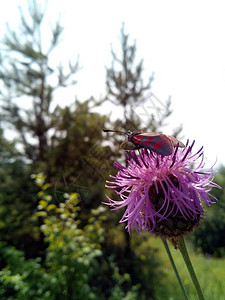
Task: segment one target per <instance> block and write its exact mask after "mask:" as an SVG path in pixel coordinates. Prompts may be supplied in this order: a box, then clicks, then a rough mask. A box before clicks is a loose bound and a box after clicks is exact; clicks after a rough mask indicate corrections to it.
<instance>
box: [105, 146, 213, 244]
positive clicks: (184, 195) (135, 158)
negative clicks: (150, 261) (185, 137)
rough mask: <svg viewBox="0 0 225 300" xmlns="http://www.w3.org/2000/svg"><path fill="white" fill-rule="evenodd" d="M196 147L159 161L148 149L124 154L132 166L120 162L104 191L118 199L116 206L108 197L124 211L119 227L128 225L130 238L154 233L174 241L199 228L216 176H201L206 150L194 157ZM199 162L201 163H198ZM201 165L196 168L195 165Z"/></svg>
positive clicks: (116, 164) (163, 157) (111, 204)
mask: <svg viewBox="0 0 225 300" xmlns="http://www.w3.org/2000/svg"><path fill="white" fill-rule="evenodd" d="M193 146H194V142H193V143H192V144H191V145H188V142H187V145H186V147H185V148H183V149H181V148H178V147H174V149H173V153H172V154H171V155H170V156H161V155H158V154H156V153H153V152H151V151H149V150H148V149H145V148H143V149H141V150H139V155H137V154H136V153H135V151H130V152H129V154H127V153H126V157H127V160H128V166H127V167H125V166H123V165H121V164H119V163H117V162H115V163H114V166H115V167H116V168H117V169H118V173H117V175H116V176H110V177H111V178H112V179H113V180H114V181H106V182H107V185H106V187H107V188H109V189H114V190H115V192H116V193H117V194H118V195H119V196H120V198H121V200H120V201H115V200H112V199H111V198H109V197H108V196H106V197H107V198H108V200H109V203H105V204H107V205H110V206H111V207H112V208H113V209H119V208H123V207H126V210H125V212H124V214H123V216H122V218H121V220H120V222H126V223H127V225H126V229H127V230H128V232H129V233H130V231H131V228H132V227H133V228H135V229H136V231H137V232H138V233H141V232H142V231H150V232H151V233H154V234H156V235H160V236H162V237H165V238H170V239H171V240H172V239H174V238H175V239H176V238H179V237H180V236H183V235H186V234H187V233H189V232H191V231H192V229H193V228H194V227H196V226H198V225H199V222H200V220H201V219H202V218H203V216H204V209H203V207H202V203H203V202H204V203H205V204H206V205H207V206H210V205H211V204H212V203H215V202H213V201H212V199H214V200H216V198H215V197H214V196H213V195H211V194H210V190H211V188H212V187H219V186H218V185H217V184H215V183H213V178H214V171H213V169H212V168H211V169H209V170H207V171H202V168H203V167H204V155H203V151H202V148H201V149H200V150H199V151H198V152H197V153H195V154H193V153H192V148H193ZM197 162H198V163H197ZM196 163H197V165H196V166H194V165H195V164H196Z"/></svg>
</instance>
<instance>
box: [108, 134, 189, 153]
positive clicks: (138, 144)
mask: <svg viewBox="0 0 225 300" xmlns="http://www.w3.org/2000/svg"><path fill="white" fill-rule="evenodd" d="M103 131H104V132H115V133H119V134H123V135H126V136H127V141H128V142H131V143H132V144H133V145H134V146H135V148H134V149H133V150H135V149H140V148H147V149H149V150H151V151H153V152H155V153H157V154H161V155H163V156H168V155H171V154H172V151H173V147H181V148H184V147H185V146H184V144H183V143H182V142H180V141H179V140H178V139H177V138H175V137H174V136H170V135H165V134H162V133H157V132H145V133H142V132H141V131H137V132H132V131H130V130H128V131H127V132H123V131H118V130H110V129H103ZM125 142H126V141H125ZM123 144H124V142H123V143H122V144H121V145H120V146H122V145H123Z"/></svg>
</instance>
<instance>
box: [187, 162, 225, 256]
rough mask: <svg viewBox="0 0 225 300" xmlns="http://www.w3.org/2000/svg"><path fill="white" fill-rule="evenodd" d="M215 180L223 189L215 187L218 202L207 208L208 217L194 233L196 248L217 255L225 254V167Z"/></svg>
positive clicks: (213, 192)
mask: <svg viewBox="0 0 225 300" xmlns="http://www.w3.org/2000/svg"><path fill="white" fill-rule="evenodd" d="M215 182H216V183H217V184H219V185H220V186H221V188H222V189H213V190H212V194H213V195H214V196H215V197H216V198H217V199H218V202H217V203H215V204H213V205H212V206H211V207H209V208H208V207H207V208H206V213H205V214H206V218H205V219H204V220H203V221H202V223H201V225H200V227H199V228H197V229H196V230H195V232H194V234H193V235H192V240H193V243H194V245H195V247H196V248H199V249H201V251H202V252H203V253H205V254H209V255H213V256H215V257H222V256H225V168H224V167H221V168H220V170H219V172H218V174H217V175H216V177H215Z"/></svg>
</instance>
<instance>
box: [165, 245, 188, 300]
mask: <svg viewBox="0 0 225 300" xmlns="http://www.w3.org/2000/svg"><path fill="white" fill-rule="evenodd" d="M162 241H163V244H164V247H165V249H166V252H167V254H168V256H169V260H170V262H171V265H172V267H173V270H174V273H175V275H176V277H177V281H178V283H179V285H180V288H181V290H182V292H183V295H184V299H185V300H188V296H187V293H186V291H185V288H184V286H183V283H182V281H181V279H180V275H179V273H178V270H177V267H176V265H175V263H174V260H173V257H172V254H171V252H170V248H169V246H168V243H167V241H166V240H164V239H162Z"/></svg>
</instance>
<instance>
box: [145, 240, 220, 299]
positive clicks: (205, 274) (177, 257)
mask: <svg viewBox="0 0 225 300" xmlns="http://www.w3.org/2000/svg"><path fill="white" fill-rule="evenodd" d="M150 242H151V246H152V247H155V248H157V249H158V251H157V252H158V257H160V260H161V262H162V265H161V266H162V267H161V272H162V274H163V276H162V281H161V282H160V284H159V288H158V289H157V290H156V298H155V299H154V300H182V299H184V297H183V295H182V293H181V291H180V287H179V285H178V283H177V280H176V277H175V274H174V271H173V269H172V266H171V264H170V261H169V258H168V256H167V254H166V251H165V249H164V246H163V243H162V241H161V240H160V239H155V238H151V239H150ZM169 246H170V251H171V253H172V256H173V258H174V261H175V263H176V266H177V268H178V271H179V273H180V276H181V279H182V281H183V283H184V286H185V289H186V291H187V294H188V296H189V299H190V300H197V299H198V298H197V295H196V292H195V289H194V287H193V284H192V282H191V278H190V276H189V273H188V271H187V269H186V266H185V264H184V261H183V258H182V256H181V253H180V252H179V251H178V250H175V249H174V248H173V246H172V245H169ZM187 248H188V251H189V255H190V257H191V261H192V263H193V266H194V269H195V272H196V274H197V276H198V279H199V282H200V285H201V288H202V290H203V293H204V296H205V299H206V300H224V299H225V280H224V279H225V276H224V274H225V258H223V259H216V258H211V257H205V256H203V255H202V254H200V253H196V252H194V251H193V249H192V248H191V247H190V245H189V244H188V243H187ZM165 287H166V288H165Z"/></svg>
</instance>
